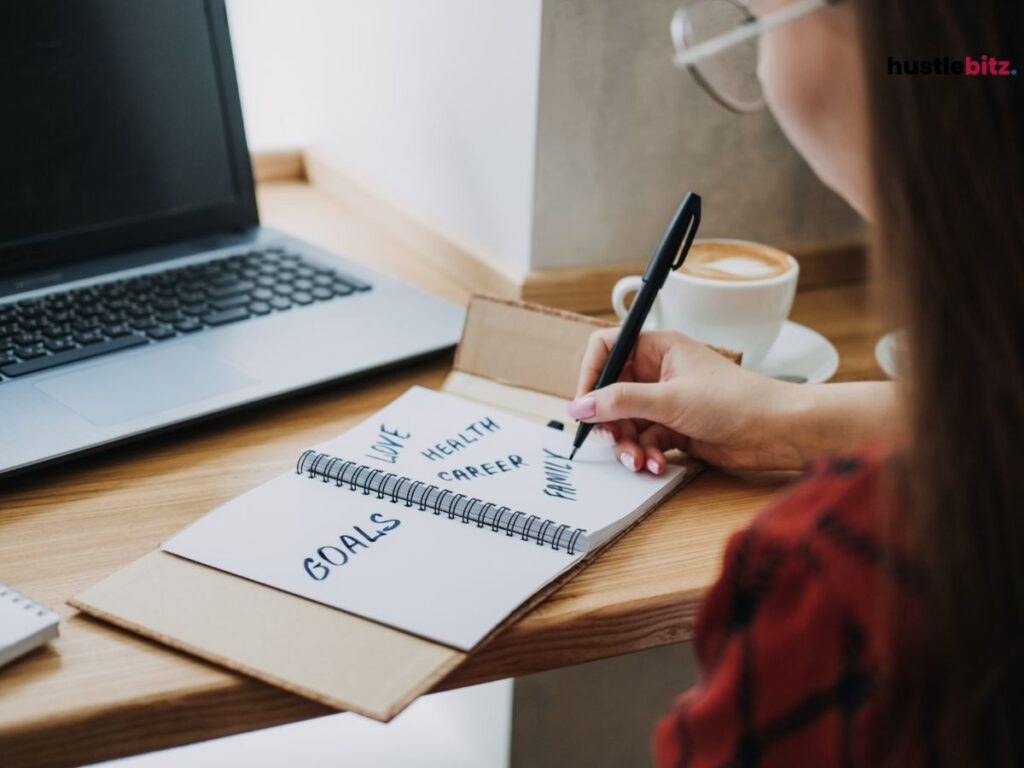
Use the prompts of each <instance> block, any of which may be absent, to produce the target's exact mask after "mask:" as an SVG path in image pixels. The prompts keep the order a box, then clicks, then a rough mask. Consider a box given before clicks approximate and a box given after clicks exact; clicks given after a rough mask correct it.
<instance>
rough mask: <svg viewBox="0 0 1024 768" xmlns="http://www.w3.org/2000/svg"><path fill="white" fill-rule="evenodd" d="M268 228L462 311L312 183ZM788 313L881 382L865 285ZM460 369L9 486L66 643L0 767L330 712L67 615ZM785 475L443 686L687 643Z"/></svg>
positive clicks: (20, 680)
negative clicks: (242, 496) (82, 598)
mask: <svg viewBox="0 0 1024 768" xmlns="http://www.w3.org/2000/svg"><path fill="white" fill-rule="evenodd" d="M260 203H261V211H262V215H263V219H264V221H265V222H266V223H269V224H272V225H276V226H279V227H281V228H283V229H287V230H288V231H290V232H292V233H295V234H298V235H300V236H302V237H305V238H306V239H308V240H311V241H314V242H317V243H319V244H321V245H324V246H326V247H329V248H332V249H334V250H336V251H339V252H343V253H346V254H348V255H349V256H351V257H353V258H356V259H360V260H362V261H364V262H366V263H369V264H371V265H372V266H375V267H376V268H378V269H380V270H382V271H385V272H389V273H392V274H396V275H398V276H400V277H402V278H403V279H405V280H407V281H409V282H412V283H415V284H418V285H420V286H422V287H424V288H426V289H427V290H431V291H433V292H434V293H437V294H440V295H443V296H445V297H447V298H449V299H452V300H454V301H459V302H464V301H465V300H466V298H467V297H468V295H469V292H470V291H471V290H473V288H474V286H472V285H467V284H465V279H464V278H463V277H460V275H458V274H444V273H441V274H438V273H437V272H436V271H435V270H434V269H433V266H431V265H424V264H421V263H419V262H417V259H416V253H415V252H414V251H411V250H410V249H409V248H408V247H407V246H405V245H403V244H402V243H400V242H398V241H397V240H395V239H394V238H392V237H390V236H389V235H388V233H387V232H386V231H381V230H379V229H375V228H374V227H373V226H370V225H369V224H368V223H367V222H366V221H363V220H361V219H360V218H359V216H357V215H355V214H353V213H352V212H350V211H347V210H346V209H344V208H342V207H340V206H339V205H338V204H337V203H336V202H334V201H332V200H331V199H329V198H327V197H325V196H323V195H321V194H319V193H318V192H317V191H316V190H315V189H313V188H311V187H309V186H308V185H306V184H303V183H300V182H294V181H292V182H277V183H269V184H264V185H262V187H261V189H260ZM793 319H795V320H797V321H798V322H802V323H805V324H807V325H810V326H812V327H814V328H816V329H817V330H819V331H821V332H822V333H824V334H825V335H826V336H827V337H828V338H830V339H831V340H832V341H833V343H835V344H836V346H837V347H838V349H839V352H840V355H841V358H842V366H841V368H840V372H839V375H838V376H837V378H839V379H843V380H853V379H870V378H880V376H881V373H880V371H879V370H878V369H877V367H876V365H875V362H874V358H873V354H872V350H873V347H874V344H875V341H876V340H877V338H878V336H879V335H880V333H881V332H882V330H883V329H882V328H881V326H880V325H879V323H878V322H877V321H875V320H873V319H872V313H871V312H870V311H869V302H868V298H867V291H866V289H865V288H864V287H863V286H862V285H860V284H849V285H843V286H838V287H835V286H833V287H828V288H821V289H818V290H811V291H806V290H802V291H801V292H800V293H799V294H798V296H797V300H796V306H795V308H794V311H793ZM449 365H450V359H449V358H444V359H440V360H435V361H433V362H428V363H422V364H419V365H417V366H415V367H412V368H407V369H405V370H402V371H400V372H395V373H390V374H387V375H383V376H379V377H375V378H373V379H372V380H365V381H361V382H355V383H346V384H342V385H337V386H334V387H329V388H324V389H321V390H319V391H315V392H307V393H304V394H301V395H298V396H295V397H293V398H290V399H287V400H282V401H278V402H275V403H270V404H265V405H263V406H260V407H257V408H253V409H250V410H248V411H244V412H239V413H235V414H232V415H228V416H224V417H221V418H217V419H214V420H211V421H208V422H205V423H203V424H200V425H197V426H192V427H188V428H185V429H181V430H179V431H175V432H171V433H167V434H163V435H159V436H155V437H151V438H149V439H146V440H143V441H139V442H135V443H131V444H128V445H124V446H122V447H119V448H116V449H114V450H110V451H106V452H104V453H101V454H97V455H94V456H90V457H85V458H80V459H77V460H75V461H72V462H68V463H65V464H62V465H59V466H54V467H51V468H47V469H44V470H42V471H39V472H36V473H33V474H28V475H24V476H21V477H16V478H14V479H11V480H8V481H6V482H4V483H3V485H2V486H0V578H2V579H3V580H5V581H8V582H9V583H11V584H12V585H13V586H14V587H15V588H17V589H19V590H22V591H24V592H26V593H27V594H28V595H30V596H32V597H33V598H34V599H36V600H39V601H42V602H43V603H45V604H47V605H49V606H50V607H52V608H54V609H55V610H56V611H58V613H60V614H61V617H62V619H63V620H62V622H61V637H60V639H59V640H57V641H56V642H54V643H52V644H51V645H50V646H49V647H47V648H45V649H43V650H40V651H37V652H35V653H33V654H31V655H30V656H28V657H26V658H24V659H22V660H20V661H18V662H15V663H14V664H12V665H11V666H10V667H7V668H5V669H3V670H0V756H3V759H2V761H0V762H2V763H3V765H5V766H14V765H33V766H35V765H77V764H82V763H88V762H93V761H96V760H100V759H105V758H112V757H117V756H121V755H128V754H134V753H139V752H145V751H150V750H153V749H159V748H163V747H167V746H172V745H177V744H184V743H189V742H193V741H197V740H201V739H207V738H212V737H215V736H222V735H227V734H230V733H237V732H241V731H247V730H252V729H255V728H261V727H265V726H269V725H273V724H277V723H283V722H289V721H294V720H298V719H303V718H308V717H312V716H315V715H318V714H323V713H325V711H326V710H325V709H324V708H323V707H321V706H319V705H315V704H312V703H310V702H308V701H305V700H303V699H300V698H298V697H296V696H293V695H290V694H287V693H284V692H282V691H279V690H277V689H274V688H271V687H268V686H265V685H263V684H260V683H257V682H255V681H253V680H250V679H248V678H244V677H240V676H238V675H235V674H232V673H229V672H227V671H224V670H222V669H219V668H217V667H214V666H211V665H209V664H206V663H204V662H201V661H197V660H195V659H192V658H189V657H187V656H185V655H182V654H179V653H176V652H173V651H170V650H168V649H166V648H163V647H161V646H158V645H156V644H153V643H150V642H148V641H145V640H142V639H140V638H138V637H135V636H133V635H130V634H128V633H125V632H122V631H119V630H116V629H114V628H112V627H109V626H105V625H103V624H101V623H99V622H96V621H93V620H91V619H88V618H86V617H84V616H81V615H78V614H77V613H76V612H74V611H73V610H72V609H70V608H68V607H67V606H66V605H65V603H64V601H65V600H66V599H67V598H68V597H70V596H71V595H72V594H74V593H76V592H78V591H80V590H82V589H83V588H85V587H87V586H89V585H90V584H92V583H94V582H96V581H97V580H99V579H100V578H102V577H103V576H106V575H107V574H109V573H111V572H112V571H114V570H116V569H118V568H119V567H121V566H122V565H124V564H126V563H128V562H130V561H132V560H134V559H136V558H138V557H140V556H141V555H143V554H145V553H146V552H148V551H150V550H152V549H153V548H154V547H156V546H157V545H158V544H159V543H160V541H161V540H162V539H164V538H165V537H167V536H168V535H170V534H171V533H173V532H174V531H176V530H178V529H179V528H181V527H182V526H183V525H185V524H186V523H188V522H190V521H191V520H193V519H195V518H196V517H198V516H200V515H202V514H203V513H205V512H207V511H208V510H210V509H211V508H212V507H214V506H216V505H217V504H219V503H221V502H223V501H226V500H227V499H229V498H231V497H233V496H235V495H237V494H239V493H241V492H242V491H245V490H247V489H249V488H251V487H252V486H254V485H256V484H258V483H260V482H262V481H264V480H267V479H269V478H271V477H273V476H274V475H276V474H278V473H280V472H282V471H284V470H286V469H287V468H288V467H289V466H290V464H291V461H292V460H293V458H294V456H295V455H296V452H297V451H298V450H299V449H300V448H301V447H303V446H306V445H308V444H311V443H315V442H318V441H321V440H324V439H326V438H328V437H330V436H332V435H335V434H337V433H339V432H341V431H343V430H344V429H346V428H347V427H348V426H349V425H351V424H353V423H354V422H355V421H356V420H358V419H359V418H361V417H362V416H365V415H366V414H367V413H368V412H370V411H372V410H375V409H377V408H380V407H382V406H383V405H385V404H386V403H388V402H389V401H390V400H392V399H393V398H395V397H396V396H398V395H399V394H400V393H401V392H403V391H404V390H405V389H406V388H407V387H409V386H411V385H412V384H421V385H424V386H428V387H439V386H440V384H441V382H442V381H443V379H444V376H445V374H446V373H447V371H448V368H449ZM786 479H787V478H785V477H779V476H764V475H745V476H736V475H727V474H724V473H721V472H716V471H708V472H706V473H704V474H703V475H702V476H701V477H699V478H698V479H697V480H696V481H694V482H693V483H692V484H691V485H689V486H688V487H687V488H685V489H683V490H682V491H681V492H680V493H679V494H677V495H676V496H675V497H674V498H672V499H671V500H670V501H668V502H667V503H666V504H664V505H663V506H662V507H661V508H660V509H658V510H657V511H656V512H654V513H653V514H652V515H651V516H650V517H649V518H648V519H647V520H645V521H644V522H643V523H642V524H640V525H639V526H638V527H636V528H635V529H634V530H633V531H631V532H630V533H629V534H628V535H627V536H626V537H624V538H623V539H622V540H621V541H620V542H619V543H617V544H616V545H615V546H613V547H612V548H611V549H609V550H608V551H607V552H606V553H604V554H603V555H602V556H601V557H600V558H599V559H598V560H597V561H596V562H595V563H594V564H593V565H592V566H591V567H590V568H588V569H587V570H585V571H584V572H583V573H582V574H581V575H580V576H579V577H578V578H576V579H574V580H573V581H572V582H570V583H569V584H567V585H566V586H565V587H564V588H562V589H561V590H560V591H558V592H557V593H556V594H554V595H553V596H552V597H551V598H549V599H548V600H547V601H546V602H544V603H543V604H542V605H540V606H539V607H538V608H536V609H535V610H534V611H532V612H531V613H530V614H529V615H528V616H527V617H526V618H525V619H524V620H523V621H522V622H520V623H519V624H518V625H516V626H514V627H511V628H510V629H509V630H508V631H506V632H504V633H503V634H502V635H500V636H499V637H497V638H496V639H494V640H493V641H492V642H491V643H490V644H489V645H488V646H486V647H484V648H482V649H481V650H480V651H479V652H478V653H477V654H475V655H474V656H472V657H471V658H470V660H469V661H468V662H467V663H466V664H465V666H464V667H462V668H460V669H459V670H457V671H456V672H455V673H453V674H452V675H451V676H450V678H448V679H446V680H445V681H444V682H443V683H442V684H441V687H453V686H461V685H466V684H470V683H474V682H480V681H484V680H491V679H496V678H503V677H509V676H513V675H520V674H525V673H528V672H535V671H539V670H543V669H548V668H552V667H556V666H562V665H568V664H575V663H579V662H583V661H587V660H591V659H596V658H601V657H606V656H610V655H614V654H622V653H627V652H631V651H636V650H640V649H643V648H648V647H652V646H656V645H662V644H666V643H672V642H677V641H680V640H684V639H687V638H688V637H690V635H691V632H692V621H693V616H694V613H695V610H696V606H697V604H698V601H699V599H700V597H701V595H702V594H703V593H704V592H705V591H706V589H707V587H708V586H709V584H710V583H711V582H712V581H713V579H714V578H715V576H716V574H717V572H718V567H719V558H720V555H721V551H722V548H723V547H724V544H725V541H726V539H727V537H728V534H729V533H730V532H731V531H733V530H734V529H736V528H737V527H739V526H741V525H743V524H744V523H745V522H746V521H747V520H749V519H750V517H751V516H752V515H753V514H754V513H755V512H756V510H757V509H759V508H760V507H762V506H763V505H764V504H765V502H766V501H767V500H768V499H769V498H770V497H771V495H772V494H773V493H774V492H775V491H776V489H777V488H778V487H779V486H780V485H782V484H784V483H785V482H786Z"/></svg>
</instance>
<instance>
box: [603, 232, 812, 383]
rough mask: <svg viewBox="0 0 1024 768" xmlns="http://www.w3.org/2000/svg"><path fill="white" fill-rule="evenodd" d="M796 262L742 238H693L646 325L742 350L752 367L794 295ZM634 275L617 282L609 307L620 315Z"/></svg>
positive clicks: (635, 286) (762, 354)
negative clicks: (681, 262) (685, 256)
mask: <svg viewBox="0 0 1024 768" xmlns="http://www.w3.org/2000/svg"><path fill="white" fill-rule="evenodd" d="M799 276H800V265H799V264H797V261H796V259H794V258H793V257H792V256H791V255H789V254H788V253H785V252H783V251H780V250H779V249H778V248H772V247H771V246H768V245H762V244H760V243H752V242H748V241H746V240H725V239H707V240H696V241H694V243H693V247H692V248H691V249H690V254H689V256H688V257H687V260H686V263H684V264H683V266H682V267H681V268H680V269H678V270H676V271H674V272H670V273H669V276H668V279H667V280H666V281H665V285H664V287H663V288H662V289H661V291H660V293H659V294H658V299H657V301H656V302H655V304H654V308H653V310H652V311H651V315H650V317H649V319H648V325H647V326H645V327H648V328H659V329H666V330H675V331H681V332H682V333H685V334H686V335H687V336H691V337H693V338H695V339H697V340H698V341H702V342H704V343H705V344H714V345H715V346H718V347H726V348H728V349H731V350H733V351H736V352H742V353H743V367H744V368H756V367H757V366H758V365H759V364H760V363H761V361H762V360H764V357H765V355H766V354H767V353H768V350H769V349H771V346H772V344H773V343H774V342H775V339H776V338H777V337H778V335H779V332H780V331H781V330H782V324H783V323H784V322H785V321H786V318H787V317H789V310H790V308H791V307H792V306H793V296H794V295H795V294H796V283H797V278H798V277H799ZM640 285H641V279H640V276H639V275H630V276H628V277H624V278H622V279H621V280H619V281H618V282H617V283H616V284H615V287H614V288H613V289H612V307H613V308H614V309H615V314H617V315H618V316H619V318H620V319H621V318H624V317H625V316H626V312H628V308H627V307H626V304H625V299H626V297H627V296H629V295H630V294H632V293H634V292H636V291H637V290H639V288H640Z"/></svg>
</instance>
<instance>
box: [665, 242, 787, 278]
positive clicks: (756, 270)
mask: <svg viewBox="0 0 1024 768" xmlns="http://www.w3.org/2000/svg"><path fill="white" fill-rule="evenodd" d="M791 268H792V264H791V263H790V261H789V258H788V257H787V256H786V254H784V253H783V252H782V251H777V250H775V249H774V248H768V247H764V248H758V247H754V246H749V245H744V244H740V243H736V244H733V243H699V242H698V243H694V245H693V249H692V250H691V251H690V254H689V256H687V257H686V261H685V262H683V266H682V267H681V268H680V271H682V272H685V273H687V274H690V275H693V276H695V277H703V278H705V279H709V280H767V279H769V278H772V277H778V276H779V275H784V274H785V273H786V272H788V271H789V270H790V269H791Z"/></svg>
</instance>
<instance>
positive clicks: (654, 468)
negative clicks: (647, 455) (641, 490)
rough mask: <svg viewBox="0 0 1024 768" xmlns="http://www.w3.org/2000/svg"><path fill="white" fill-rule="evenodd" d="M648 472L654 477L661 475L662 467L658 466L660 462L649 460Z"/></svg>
mask: <svg viewBox="0 0 1024 768" xmlns="http://www.w3.org/2000/svg"><path fill="white" fill-rule="evenodd" d="M647 471H648V472H650V473H651V474H652V475H660V474H661V467H659V466H658V462H656V461H655V460H654V459H648V460H647Z"/></svg>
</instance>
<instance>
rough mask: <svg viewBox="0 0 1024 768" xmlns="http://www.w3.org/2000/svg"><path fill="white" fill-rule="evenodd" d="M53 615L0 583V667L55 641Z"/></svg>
mask: <svg viewBox="0 0 1024 768" xmlns="http://www.w3.org/2000/svg"><path fill="white" fill-rule="evenodd" d="M57 625H58V619H57V614H55V613H54V612H53V611H51V610H50V609H49V608H47V607H46V606H43V605H40V604H39V603H36V602H34V601H32V600H30V599H29V598H27V597H26V596H25V595H23V594H21V593H20V592H18V591H17V590H15V589H14V588H13V587H9V586H7V585H6V584H4V583H3V582H0V667H2V666H3V665H4V664H7V663H8V662H11V661H14V659H16V658H18V657H19V656H23V655H25V654H26V653H28V652H29V651H31V650H34V649H36V648H38V647H39V646H41V645H43V644H44V643H47V642H49V641H50V640H53V639H54V638H56V637H57Z"/></svg>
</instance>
